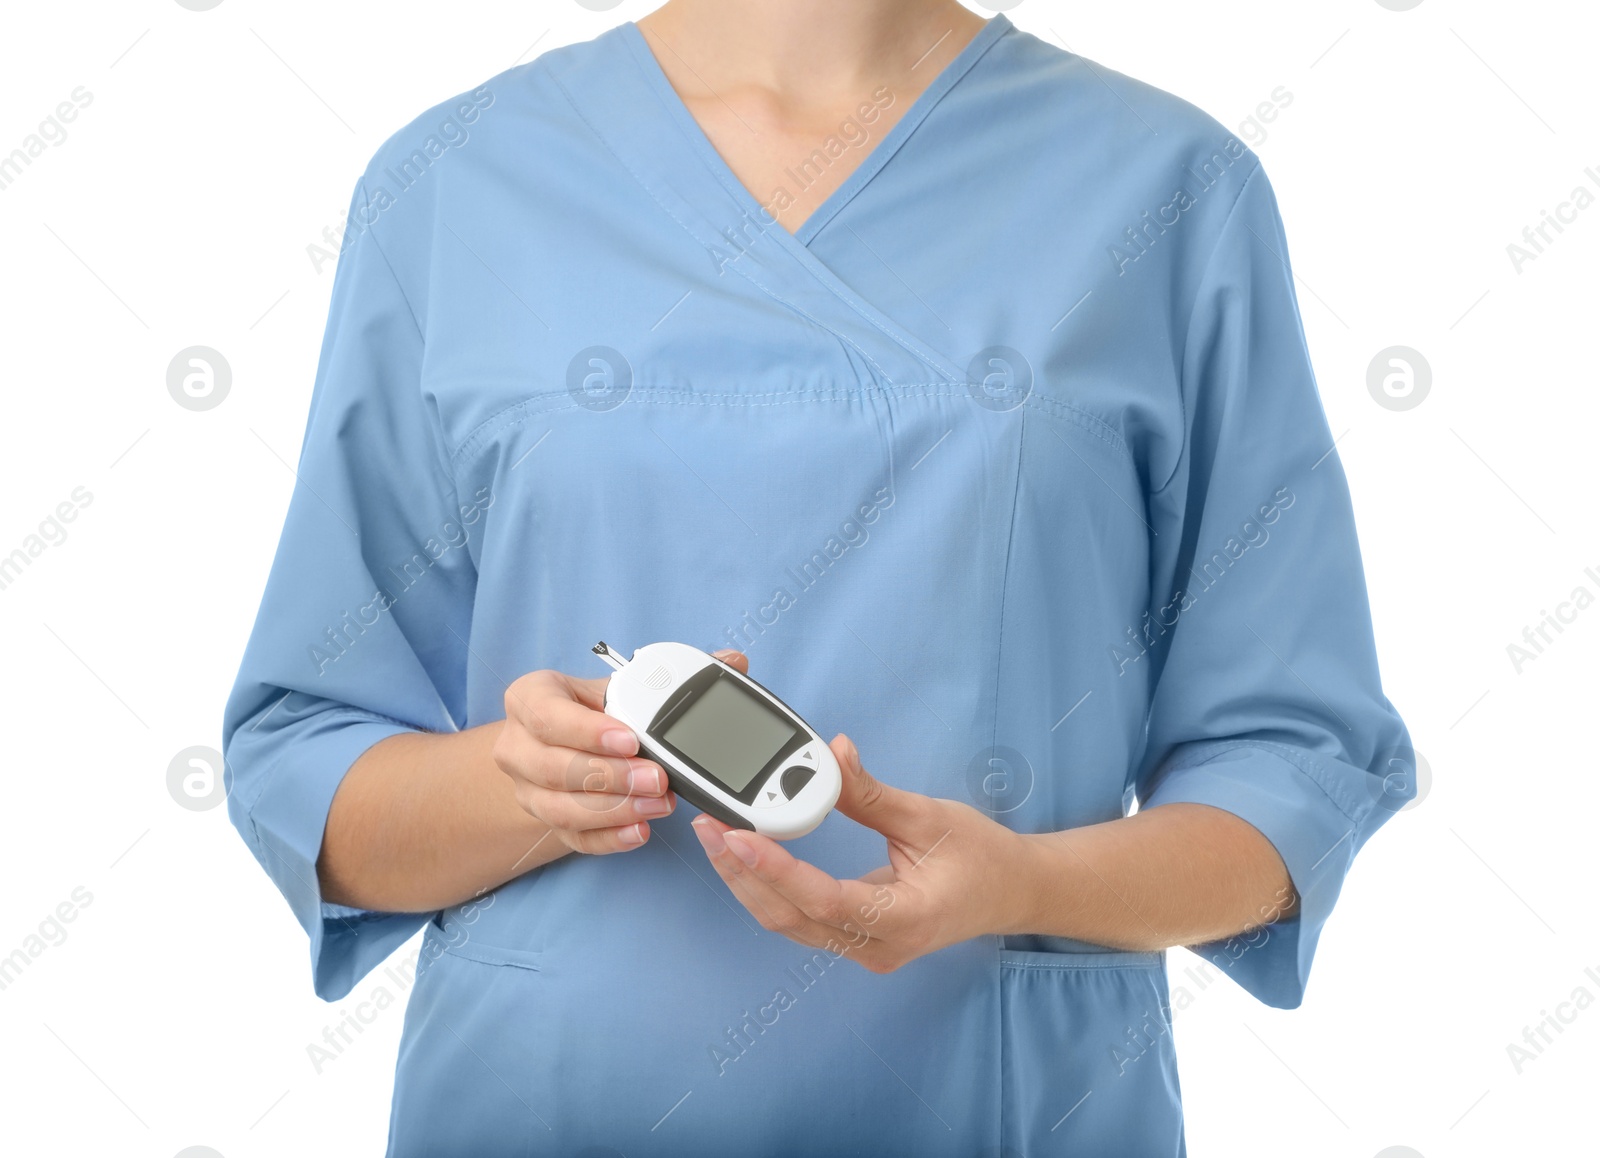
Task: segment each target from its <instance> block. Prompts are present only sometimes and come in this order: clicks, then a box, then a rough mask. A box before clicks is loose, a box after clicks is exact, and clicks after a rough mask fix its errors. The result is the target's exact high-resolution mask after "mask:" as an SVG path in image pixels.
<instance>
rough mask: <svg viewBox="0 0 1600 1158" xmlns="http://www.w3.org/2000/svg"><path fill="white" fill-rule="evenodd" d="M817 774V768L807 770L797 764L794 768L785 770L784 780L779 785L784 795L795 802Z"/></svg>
mask: <svg viewBox="0 0 1600 1158" xmlns="http://www.w3.org/2000/svg"><path fill="white" fill-rule="evenodd" d="M816 774H817V770H816V769H815V768H805V767H802V766H801V765H799V764H796V765H795V766H794V767H793V768H786V769H784V772H783V779H782V780H780V781H778V783H779V785H780V786H781V787H782V788H783V794H784V795H785V796H787V797H788V798H789V799H790V800H793V799H794V798H795V797H796V796H798V795H799V794H800V790H801V789H802V788H804V787H805V786H806V785H807V784H809V783H810V782H811V778H812V777H813V776H815V775H816Z"/></svg>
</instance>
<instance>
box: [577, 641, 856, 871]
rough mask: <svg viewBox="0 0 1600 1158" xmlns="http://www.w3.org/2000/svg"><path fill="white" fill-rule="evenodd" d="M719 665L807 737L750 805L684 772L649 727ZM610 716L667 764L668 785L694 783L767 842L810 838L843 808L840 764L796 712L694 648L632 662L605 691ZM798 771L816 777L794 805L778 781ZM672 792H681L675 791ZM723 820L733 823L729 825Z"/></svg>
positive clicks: (661, 647) (642, 655)
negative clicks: (695, 679)
mask: <svg viewBox="0 0 1600 1158" xmlns="http://www.w3.org/2000/svg"><path fill="white" fill-rule="evenodd" d="M713 664H714V665H716V666H717V667H719V668H722V669H723V670H724V671H726V672H730V673H732V675H733V677H734V678H735V679H738V680H739V681H740V682H741V683H742V684H743V685H744V687H746V688H748V689H749V690H750V691H751V692H752V693H754V694H755V695H757V696H759V697H761V698H762V699H763V700H765V701H767V702H768V703H769V704H771V705H773V706H774V708H775V709H776V710H777V711H778V712H779V713H780V714H781V715H783V716H784V717H785V718H787V719H791V720H794V721H796V722H797V723H798V724H799V725H800V727H801V729H803V730H804V732H805V733H806V735H807V736H808V737H809V739H808V740H807V742H806V743H805V744H804V745H803V746H802V747H801V748H799V749H798V750H797V751H795V752H792V753H790V754H789V756H787V757H786V758H785V759H784V761H783V763H782V765H781V766H780V767H779V768H777V769H776V770H775V771H774V772H773V773H772V774H771V775H770V776H769V777H768V779H767V781H766V782H765V784H764V785H763V786H762V787H761V788H760V789H759V790H758V791H757V792H756V797H755V799H754V800H753V801H752V802H751V803H749V804H746V803H744V802H743V801H741V800H739V799H737V798H736V797H734V796H732V795H731V794H729V792H728V791H727V790H726V789H724V788H722V787H721V786H720V785H718V784H717V783H716V782H715V781H713V780H710V779H708V778H707V777H705V776H703V775H701V774H700V773H699V772H697V771H695V770H694V769H693V768H691V767H689V766H688V765H686V764H685V763H684V762H683V761H682V760H679V759H678V758H677V757H676V756H674V755H673V754H672V753H671V752H669V751H668V750H667V749H666V747H665V746H664V745H662V744H660V743H658V742H656V740H655V739H654V738H653V737H652V736H651V735H650V734H649V732H648V729H649V726H650V721H651V720H653V719H655V717H656V713H657V712H659V711H660V710H661V709H662V707H663V706H665V705H666V703H667V701H668V700H670V699H671V698H672V695H673V693H674V692H676V691H677V690H678V688H679V687H680V686H682V684H683V683H684V682H685V681H686V680H688V679H690V678H691V677H692V676H694V675H695V674H696V673H698V672H700V671H702V670H704V669H705V668H706V667H707V666H708V665H713ZM605 709H606V713H607V714H608V715H610V716H612V717H613V718H615V719H617V720H619V721H621V722H622V723H624V724H626V725H627V726H628V727H629V728H630V729H632V731H633V734H634V735H635V736H637V737H638V738H639V744H640V747H641V751H640V753H639V755H640V756H642V757H644V758H646V759H650V760H654V761H656V762H657V763H659V764H661V765H662V767H663V768H664V769H665V770H666V772H667V776H668V779H669V781H670V780H675V779H681V780H686V781H688V782H689V783H690V784H691V785H693V787H694V789H696V790H698V791H699V792H700V793H701V794H702V795H705V796H709V797H710V798H711V799H712V800H713V801H714V802H716V803H717V804H719V805H720V806H721V807H722V808H723V809H724V810H726V811H727V812H730V813H733V814H735V815H737V816H739V817H741V818H743V819H744V820H745V821H746V822H747V824H748V825H749V826H750V827H753V828H754V829H755V831H756V832H759V833H761V834H762V835H763V836H770V837H772V838H774V839H775V840H790V839H793V838H794V837H797V836H804V835H805V834H806V833H808V832H810V831H811V830H812V829H814V828H816V827H817V825H819V824H821V823H822V821H823V819H824V818H825V817H826V816H827V815H828V813H829V812H830V811H832V809H833V806H834V804H836V803H837V802H838V799H839V790H840V788H841V787H842V784H843V780H842V778H841V776H840V773H839V763H838V761H837V760H835V759H834V756H833V752H832V751H831V750H829V748H828V745H827V744H826V743H825V742H824V741H823V739H822V737H821V736H819V735H817V733H816V732H815V731H814V730H813V729H812V728H811V726H810V725H808V724H807V723H806V722H805V721H804V720H803V719H801V718H800V716H799V714H798V713H797V712H795V710H794V709H793V708H791V707H789V706H788V705H787V704H785V703H784V702H783V701H782V700H780V699H778V698H777V697H776V696H774V695H773V694H772V693H771V692H769V691H767V690H766V689H765V688H763V687H762V686H761V685H760V684H758V683H756V682H755V681H754V680H752V679H750V678H749V677H747V676H745V675H743V674H742V673H741V672H740V671H738V669H736V668H733V667H730V666H729V665H727V664H725V663H723V662H722V661H721V660H719V659H717V658H716V657H715V656H711V655H707V654H706V653H705V652H703V651H701V650H700V649H698V648H694V647H690V646H689V645H688V644H685V643H652V644H649V645H647V646H645V647H641V648H639V649H638V650H637V651H635V652H634V653H633V658H632V659H630V660H629V661H628V662H627V663H626V664H624V665H623V666H622V667H621V668H619V669H618V670H616V671H615V672H613V673H612V675H611V680H610V682H609V683H608V684H607V686H606V696H605ZM645 749H648V750H647V751H646V750H645ZM796 766H802V767H809V768H812V769H814V772H813V774H812V776H811V778H810V779H809V780H807V781H806V783H805V785H804V786H803V787H801V788H800V789H799V790H798V791H797V792H796V793H795V795H794V797H793V798H792V799H791V798H789V797H788V796H786V795H785V794H784V792H783V789H782V786H781V784H780V781H781V780H782V778H783V773H784V772H785V771H786V770H788V769H789V768H793V767H796ZM673 787H674V788H677V787H678V786H677V784H674V785H673ZM678 794H679V796H680V797H682V796H683V795H684V794H683V792H682V791H681V789H680V790H679V793H678ZM690 803H693V802H692V801H691V802H690ZM708 811H709V810H708ZM718 819H721V820H724V821H727V817H719V818H718Z"/></svg>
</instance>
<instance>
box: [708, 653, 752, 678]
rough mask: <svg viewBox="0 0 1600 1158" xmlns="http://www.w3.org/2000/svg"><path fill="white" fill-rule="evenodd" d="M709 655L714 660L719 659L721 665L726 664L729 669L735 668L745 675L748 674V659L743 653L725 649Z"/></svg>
mask: <svg viewBox="0 0 1600 1158" xmlns="http://www.w3.org/2000/svg"><path fill="white" fill-rule="evenodd" d="M711 654H712V655H713V656H714V657H715V658H717V659H720V660H721V661H722V662H723V663H725V664H727V665H728V666H729V667H731V668H737V669H738V670H739V671H741V672H743V673H744V674H745V675H749V674H750V657H749V656H747V655H745V653H744V652H742V651H735V650H733V648H731V647H725V648H722V649H721V650H719V651H714V652H712V653H711Z"/></svg>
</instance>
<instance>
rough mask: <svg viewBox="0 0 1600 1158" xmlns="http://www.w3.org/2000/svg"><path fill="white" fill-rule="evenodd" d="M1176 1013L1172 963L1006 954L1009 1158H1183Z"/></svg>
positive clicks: (1078, 952)
mask: <svg viewBox="0 0 1600 1158" xmlns="http://www.w3.org/2000/svg"><path fill="white" fill-rule="evenodd" d="M1018 940H1025V941H1026V942H1027V943H1030V944H1033V945H1039V944H1041V943H1046V942H1054V943H1055V945H1066V944H1072V945H1077V944H1078V943H1076V942H1071V943H1069V942H1055V939H1047V938H1026V939H1021V938H1018V939H1015V940H1013V941H1011V942H1010V943H1016V941H1018ZM1170 1004H1171V999H1170V997H1169V996H1168V991H1167V967H1166V957H1165V955H1164V954H1161V953H1128V952H1118V951H1113V950H1097V949H1094V948H1093V947H1090V946H1083V947H1082V948H1081V949H1080V948H1071V949H1068V948H1062V947H1051V948H1049V949H1042V948H1028V949H1023V948H1002V949H1001V950H1000V1039H1001V1048H1000V1065H1001V1071H1000V1099H1001V1115H1002V1118H1001V1137H1002V1139H1003V1147H1002V1149H1001V1151H1000V1154H1001V1155H1002V1158H1040V1156H1044V1155H1051V1156H1054V1155H1069V1154H1070V1155H1079V1154H1094V1155H1118V1156H1122V1158H1181V1156H1182V1155H1183V1154H1184V1141H1183V1110H1182V1102H1181V1100H1180V1098H1179V1093H1178V1067H1177V1055H1176V1052H1175V1050H1174V1048H1173V1041H1172V1022H1171V1008H1170Z"/></svg>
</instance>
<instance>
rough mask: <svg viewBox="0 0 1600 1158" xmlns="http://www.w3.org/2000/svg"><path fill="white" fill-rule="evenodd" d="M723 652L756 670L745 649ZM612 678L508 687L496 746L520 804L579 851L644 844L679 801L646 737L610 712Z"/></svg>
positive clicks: (561, 677)
mask: <svg viewBox="0 0 1600 1158" xmlns="http://www.w3.org/2000/svg"><path fill="white" fill-rule="evenodd" d="M717 655H718V657H719V658H720V659H722V660H724V661H725V662H727V663H729V664H732V665H734V666H736V667H738V668H739V670H741V671H744V670H747V668H748V661H747V660H746V659H745V657H744V656H743V655H741V654H739V653H738V652H731V651H729V652H718V653H717ZM606 678H609V677H605V678H600V679H579V678H577V677H575V676H569V675H565V674H563V673H561V672H558V671H536V672H530V673H528V674H527V675H525V676H523V677H522V678H521V679H519V680H517V681H516V682H515V683H513V684H512V685H511V686H510V687H509V688H507V689H506V719H505V724H504V725H503V726H502V727H501V729H500V735H499V738H498V739H497V740H496V741H495V745H494V761H495V763H496V764H497V765H499V767H500V770H501V771H502V772H504V773H505V774H506V775H507V776H509V777H510V778H511V782H512V784H513V786H514V787H515V790H516V797H517V803H518V804H520V805H521V806H522V807H523V808H524V809H525V810H526V811H527V812H529V813H530V814H531V815H533V816H534V817H536V818H537V819H539V820H541V821H543V822H544V823H545V824H547V825H548V826H549V827H550V829H551V830H552V832H553V833H554V834H555V836H556V837H557V838H558V839H559V840H561V841H562V842H563V843H565V844H566V845H567V847H568V848H571V849H573V850H574V851H576V852H587V853H610V852H626V851H627V850H629V849H633V848H638V847H639V846H640V845H642V844H643V843H644V842H645V841H646V840H648V839H649V838H650V821H651V820H652V819H656V818H659V817H662V816H666V815H667V814H669V813H670V812H671V811H672V809H673V807H674V806H675V805H676V804H677V795H676V793H673V792H671V791H669V790H668V788H667V777H666V773H664V772H663V771H662V770H661V766H660V765H659V764H656V763H654V762H653V761H650V760H645V759H641V758H639V757H638V755H637V753H638V751H639V741H638V738H637V737H636V736H634V734H633V733H632V732H631V731H630V730H629V729H628V728H627V727H625V726H624V725H622V724H620V723H618V722H617V721H616V720H614V719H612V718H611V717H610V716H608V715H606V714H605V713H604V712H603V711H602V707H603V706H604V703H605V700H604V697H605V689H606Z"/></svg>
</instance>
